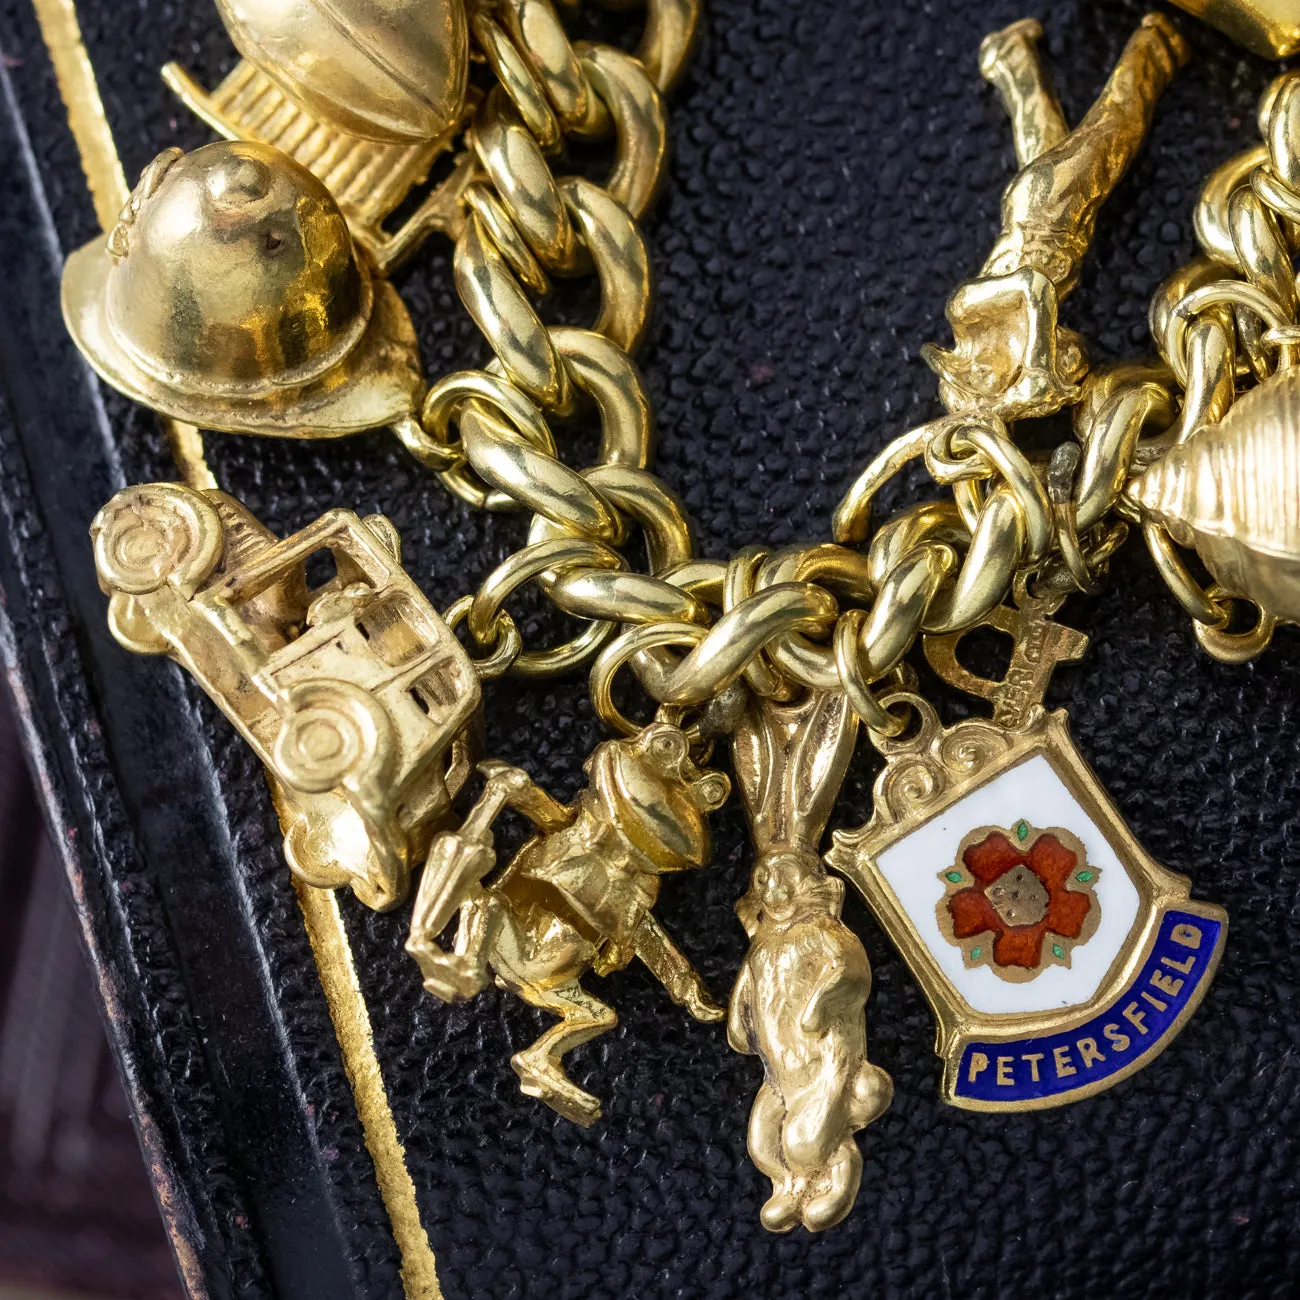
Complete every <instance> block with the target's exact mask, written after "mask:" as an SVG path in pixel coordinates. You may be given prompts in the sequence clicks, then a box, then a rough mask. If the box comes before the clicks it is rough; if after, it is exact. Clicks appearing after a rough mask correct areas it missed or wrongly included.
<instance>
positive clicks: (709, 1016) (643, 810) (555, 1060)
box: [406, 722, 731, 1125]
mask: <svg viewBox="0 0 1300 1300" xmlns="http://www.w3.org/2000/svg"><path fill="white" fill-rule="evenodd" d="M481 770H482V771H483V774H484V775H485V776H486V778H487V783H486V786H485V788H484V790H483V793H482V795H481V796H480V798H479V800H478V802H477V804H476V805H475V806H474V807H473V808H472V809H471V810H470V812H469V814H468V816H467V817H466V818H465V820H464V822H463V823H462V824H461V826H460V828H459V829H458V830H454V831H447V832H445V833H444V834H442V835H440V836H439V837H438V838H437V839H436V840H435V841H434V843H433V846H432V848H431V849H430V851H429V858H428V861H427V863H426V864H425V868H424V875H423V876H422V878H421V880H420V887H419V891H418V893H417V895H416V900H415V910H414V914H413V915H412V918H411V934H410V938H409V939H408V940H407V943H406V950H407V952H409V953H410V954H411V956H412V957H414V958H415V960H416V961H417V962H418V963H419V966H420V970H421V972H422V974H423V975H424V987H425V988H426V989H427V990H428V991H429V992H430V993H432V994H433V995H434V996H435V997H437V998H441V999H442V1000H443V1001H444V1002H456V1001H459V1000H461V999H463V998H468V997H472V996H473V995H474V994H476V993H478V992H479V991H480V990H482V989H483V988H484V987H486V985H487V983H488V979H489V972H494V973H495V975H496V978H497V981H498V983H500V984H501V985H502V986H503V987H504V988H508V989H510V990H511V991H512V992H514V993H516V994H518V996H519V997H521V998H523V999H524V1001H526V1002H528V1003H529V1004H530V1005H532V1006H535V1007H538V1008H540V1009H541V1010H543V1011H549V1012H551V1013H553V1014H554V1015H557V1016H559V1017H560V1023H559V1024H558V1025H555V1026H553V1027H552V1028H550V1029H548V1030H547V1031H546V1033H544V1034H543V1035H542V1036H541V1038H539V1039H538V1040H537V1042H535V1043H534V1044H533V1045H532V1046H531V1047H528V1048H525V1049H524V1050H523V1051H521V1052H516V1053H515V1055H514V1057H513V1058H512V1059H511V1065H512V1066H513V1067H514V1070H515V1073H516V1074H517V1075H518V1076H519V1084H520V1087H521V1088H522V1089H523V1091H524V1092H526V1093H528V1094H529V1095H530V1096H533V1097H537V1098H539V1099H540V1100H542V1101H544V1102H545V1103H546V1104H547V1105H548V1106H550V1107H551V1108H552V1109H553V1110H556V1111H558V1112H559V1113H560V1114H561V1115H563V1116H564V1117H565V1118H566V1119H570V1120H573V1121H574V1122H575V1123H577V1124H583V1125H589V1124H594V1123H595V1122H596V1120H598V1119H599V1118H600V1102H599V1101H598V1100H597V1098H595V1097H593V1096H592V1095H591V1094H590V1093H589V1092H586V1091H584V1090H583V1089H582V1088H579V1087H578V1086H577V1084H575V1083H574V1082H573V1081H572V1080H571V1079H570V1078H569V1077H568V1075H567V1074H566V1073H565V1071H564V1064H563V1057H564V1055H565V1053H566V1052H568V1051H570V1050H571V1049H572V1048H574V1047H577V1046H578V1045H579V1044H580V1043H586V1042H590V1040H591V1039H593V1038H595V1037H597V1036H598V1035H600V1034H603V1033H605V1032H607V1031H608V1030H610V1029H612V1028H613V1027H614V1026H615V1024H617V1023H618V1017H617V1016H616V1015H615V1013H614V1010H613V1008H612V1007H610V1006H608V1005H607V1004H606V1003H604V1002H602V1001H600V999H599V998H596V997H593V996H592V995H591V994H590V993H588V992H587V990H586V989H584V988H583V987H582V982H581V981H582V976H583V975H584V974H586V973H587V972H588V971H592V970H594V971H595V972H596V974H598V975H608V974H609V973H610V972H611V971H615V970H619V969H621V968H622V967H624V966H626V965H628V964H629V963H630V962H631V961H632V959H633V958H634V957H639V958H640V959H641V961H642V962H643V963H644V964H645V965H646V966H647V967H649V969H650V971H651V972H652V973H653V974H654V975H655V977H656V978H657V979H659V980H660V981H661V982H662V984H663V985H664V987H665V988H666V989H667V990H668V993H669V996H670V997H671V998H672V999H673V1001H674V1002H676V1003H678V1004H679V1005H683V1006H685V1007H686V1009H687V1010H688V1011H689V1012H690V1013H691V1015H693V1016H694V1017H695V1018H696V1019H697V1020H705V1021H717V1020H721V1019H722V1018H723V1016H724V1014H725V1013H724V1012H723V1010H722V1008H721V1007H719V1006H717V1005H716V1004H715V1003H714V1002H713V1000H712V999H711V998H710V997H709V994H708V991H707V990H706V989H705V987H704V985H703V983H702V981H701V980H700V977H699V975H697V974H696V972H695V970H694V969H693V967H692V966H691V964H690V962H689V960H688V959H687V958H686V957H685V956H684V955H683V954H682V952H681V951H680V950H679V949H678V948H677V946H676V944H674V943H673V941H672V939H671V938H669V936H668V935H667V934H666V933H665V931H664V929H663V927H662V926H660V924H659V922H658V921H656V920H655V918H654V915H653V914H652V911H651V909H652V908H653V907H654V904H655V901H656V900H657V898H658V896H659V878H660V877H661V876H662V875H665V874H666V873H668V872H673V871H683V870H686V869H687V868H690V867H700V866H703V865H704V864H705V863H706V862H707V861H708V859H709V851H710V843H709V829H708V822H707V820H706V817H707V814H708V813H710V812H712V811H713V810H714V809H716V808H719V807H721V805H722V804H723V803H724V802H726V799H727V796H728V794H729V793H730V791H731V785H730V782H729V781H728V780H727V778H726V777H725V776H724V775H723V774H722V773H721V772H710V771H706V770H704V769H701V768H699V767H697V766H696V765H695V763H694V762H693V761H692V759H691V756H690V747H689V744H688V742H687V739H686V736H685V734H684V733H683V732H682V731H681V730H679V729H678V728H677V727H675V726H672V725H670V724H668V723H662V722H658V723H652V724H651V725H650V726H648V727H646V728H645V729H644V730H643V731H641V732H640V734H639V735H637V736H634V737H632V738H630V739H627V740H609V741H606V742H605V743H604V744H602V745H599V746H597V748H596V749H595V751H594V752H593V753H592V755H591V757H590V758H589V759H588V760H587V765H586V770H587V774H588V776H589V778H590V784H589V785H588V786H587V788H586V789H585V790H583V791H582V793H581V794H580V795H579V796H578V798H577V799H576V800H575V801H574V802H573V803H572V804H570V805H568V806H567V807H566V806H565V805H563V804H560V803H557V802H556V801H555V800H554V799H553V798H551V796H550V795H548V794H546V793H545V791H543V790H541V789H539V788H538V787H537V786H536V785H534V784H533V782H532V781H531V780H530V779H529V777H528V775H527V774H526V773H525V772H522V771H521V770H520V769H518V768H513V767H508V766H506V765H505V764H503V763H495V762H494V763H485V764H483V765H482V768H481ZM505 808H513V809H515V810H516V811H518V812H521V813H523V815H524V816H525V817H527V818H528V819H529V820H530V821H531V822H532V823H533V824H534V825H535V826H536V827H537V829H538V831H539V834H538V835H537V836H536V837H535V838H534V839H531V840H529V841H528V843H527V844H525V845H524V846H523V848H521V849H520V850H519V852H518V853H516V854H515V856H514V858H513V859H512V860H511V861H510V863H509V865H508V866H507V867H506V868H505V870H504V871H503V872H502V873H501V874H500V875H499V876H498V877H497V878H496V879H495V880H493V881H490V882H489V883H487V884H486V885H485V884H483V883H482V882H483V881H484V879H485V878H486V877H487V875H488V873H489V872H491V871H492V869H493V867H494V866H495V865H496V854H495V852H494V850H493V847H492V833H491V825H492V822H493V821H494V820H495V819H496V817H497V816H498V815H499V814H500V813H501V812H502V811H503V810H504V809H505ZM457 913H459V916H460V921H459V925H458V928H457V933H456V941H455V948H454V951H451V952H448V951H447V950H446V949H445V948H443V947H442V946H441V945H440V944H439V942H438V936H439V934H441V932H442V931H443V930H444V929H445V928H446V927H447V925H448V924H449V922H450V921H451V920H452V918H453V917H454V916H456V915H457Z"/></svg>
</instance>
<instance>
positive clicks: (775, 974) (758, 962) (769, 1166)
mask: <svg viewBox="0 0 1300 1300" xmlns="http://www.w3.org/2000/svg"><path fill="white" fill-rule="evenodd" d="M857 734H858V720H857V716H856V715H855V714H854V712H853V710H852V708H851V707H850V705H849V703H848V700H847V699H846V698H845V696H844V695H842V694H839V693H827V694H822V693H819V692H816V691H812V692H809V693H808V695H807V696H806V697H805V699H804V700H803V701H802V702H801V703H799V704H797V705H793V706H784V705H779V704H774V703H772V702H771V701H769V700H757V699H756V700H754V701H753V702H752V703H751V704H750V707H749V710H748V712H747V713H746V714H745V715H744V717H743V718H742V720H741V722H740V724H739V725H738V726H737V728H736V732H735V735H734V738H733V740H732V752H733V754H734V757H735V764H736V774H737V777H738V779H739V781H740V786H741V789H742V791H743V792H744V795H745V808H746V810H747V811H748V813H749V819H750V823H751V825H752V827H753V831H754V840H755V845H756V847H757V850H758V860H757V862H756V863H755V865H754V872H753V880H752V882H751V884H750V887H749V892H748V893H747V894H745V896H744V897H743V898H741V900H740V902H738V903H737V904H736V911H737V913H738V914H739V915H740V919H741V922H742V924H743V925H744V927H745V931H746V933H747V934H748V935H749V952H748V954H747V955H746V957H745V961H744V964H743V965H742V966H741V968H740V974H739V976H738V977H737V979H736V985H735V988H734V989H733V990H732V993H731V1010H730V1015H729V1016H728V1021H727V1040H728V1041H729V1042H730V1044H731V1046H732V1047H733V1048H734V1049H735V1050H736V1051H737V1052H746V1053H754V1054H756V1055H757V1056H758V1057H759V1059H760V1060H761V1061H762V1062H763V1083H762V1084H761V1086H760V1087H759V1091H758V1096H757V1098H755V1101H754V1108H753V1111H752V1112H751V1113H750V1117H749V1154H750V1156H751V1157H752V1158H753V1161H754V1163H755V1164H756V1165H757V1166H758V1167H759V1168H760V1169H761V1170H762V1171H763V1172H764V1173H765V1174H767V1176H768V1177H769V1178H771V1180H772V1196H771V1199H770V1200H769V1201H768V1202H767V1204H766V1205H764V1206H763V1213H762V1218H763V1226H764V1227H765V1228H768V1229H769V1230H771V1231H773V1232H787V1231H789V1229H791V1228H793V1227H795V1226H796V1225H797V1224H799V1223H802V1224H803V1226H804V1227H805V1228H807V1229H808V1230H809V1231H811V1232H819V1231H821V1230H822V1229H824V1228H829V1227H832V1226H833V1225H834V1224H836V1223H838V1222H839V1221H840V1220H841V1219H842V1218H844V1216H845V1215H846V1214H848V1212H849V1211H850V1210H851V1209H852V1208H853V1201H854V1199H855V1197H856V1196H857V1194H858V1184H859V1183H860V1182H861V1179H862V1153H861V1152H860V1151H859V1150H858V1145H857V1142H856V1141H855V1140H854V1137H853V1135H854V1133H856V1132H857V1130H858V1129H860V1128H864V1127H866V1125H868V1124H870V1123H871V1122H872V1120H874V1119H876V1118H877V1117H878V1116H880V1115H881V1114H883V1113H884V1111H885V1110H886V1108H887V1107H888V1106H889V1103H890V1100H891V1099H892V1097H893V1095H894V1085H893V1082H892V1081H891V1079H890V1077H889V1075H888V1074H886V1073H885V1071H884V1070H882V1069H881V1068H880V1067H879V1066H876V1065H872V1064H871V1062H870V1061H868V1060H867V1036H866V1016H865V1012H864V1008H865V1005H866V1001H867V994H868V993H869V992H870V991H871V965H870V963H869V962H868V961H867V954H866V951H865V950H864V949H863V947H862V944H861V942H860V941H859V939H858V937H857V935H855V934H854V933H853V931H852V930H850V929H849V928H848V926H847V925H845V924H844V922H843V921H841V920H840V908H841V906H842V904H843V901H844V883H843V881H841V880H838V879H836V878H835V877H834V876H830V875H827V873H826V870H825V868H824V867H823V866H822V864H821V862H820V861H819V859H818V856H817V848H818V843H819V841H820V840H821V837H822V835H823V833H824V832H825V829H826V821H827V818H828V817H829V816H830V814H831V809H832V808H833V807H834V805H835V799H836V797H837V796H838V795H839V791H840V785H841V784H842V783H843V780H844V772H845V769H846V768H847V767H848V764H849V759H850V758H851V757H852V755H853V747H854V742H855V741H856V739H857Z"/></svg>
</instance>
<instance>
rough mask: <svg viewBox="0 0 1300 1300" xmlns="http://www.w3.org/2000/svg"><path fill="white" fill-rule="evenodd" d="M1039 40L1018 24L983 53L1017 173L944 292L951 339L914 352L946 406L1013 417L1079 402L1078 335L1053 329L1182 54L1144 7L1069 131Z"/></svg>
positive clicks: (1173, 34) (1033, 24) (1030, 27)
mask: <svg viewBox="0 0 1300 1300" xmlns="http://www.w3.org/2000/svg"><path fill="white" fill-rule="evenodd" d="M1041 35H1042V28H1041V27H1040V26H1039V24H1038V23H1037V21H1035V20H1033V19H1026V20H1024V21H1022V22H1018V23H1015V24H1013V25H1012V26H1011V27H1008V28H1007V29H1006V30H1005V31H1001V32H995V33H994V34H993V35H992V36H989V37H988V38H987V39H986V40H985V41H984V44H983V45H982V46H981V48H980V71H981V72H983V74H984V76H985V77H986V78H987V80H989V81H990V82H992V83H993V85H995V86H996V87H997V88H998V90H999V91H1000V92H1001V95H1002V98H1003V101H1004V102H1005V104H1006V106H1007V109H1008V111H1009V113H1010V115H1011V124H1012V130H1013V132H1014V135H1015V140H1016V155H1017V158H1018V159H1019V161H1020V165H1021V168H1022V170H1021V171H1020V173H1019V175H1017V176H1016V178H1015V180H1013V181H1012V182H1011V184H1010V185H1009V186H1008V187H1007V191H1006V194H1005V195H1004V196H1003V199H1002V233H1001V235H1000V236H999V238H998V241H997V243H996V244H994V246H993V251H992V252H991V253H990V254H989V256H988V260H987V261H986V262H985V263H984V267H983V269H982V270H981V272H980V274H979V276H978V277H977V278H976V279H974V280H970V281H968V282H967V283H965V284H963V285H960V286H958V288H957V289H956V290H955V291H954V293H953V294H952V296H951V297H950V298H949V299H948V306H947V316H948V322H949V324H950V325H951V326H952V330H953V339H954V344H955V346H954V347H953V349H952V350H951V351H947V350H944V349H942V348H938V347H935V346H933V345H927V346H926V347H925V348H924V349H923V350H922V355H923V356H924V357H925V360H926V361H927V362H928V363H929V365H930V366H931V367H932V368H933V369H934V371H935V372H936V373H937V374H938V376H939V381H940V382H939V392H940V396H941V397H942V399H943V401H944V404H945V405H946V406H947V407H948V409H949V410H950V411H970V412H977V413H980V414H984V415H997V416H999V417H1001V418H1002V419H1005V420H1014V419H1020V418H1022V417H1026V416H1038V415H1048V414H1050V413H1051V412H1053V411H1058V410H1060V409H1061V407H1062V406H1066V405H1068V404H1070V403H1072V402H1074V401H1076V400H1077V398H1078V392H1079V390H1078V382H1079V380H1080V379H1081V378H1082V377H1083V374H1084V371H1085V370H1086V369H1087V362H1086V359H1085V357H1084V354H1083V345H1082V340H1081V339H1080V338H1079V336H1078V335H1077V334H1075V333H1073V332H1072V331H1070V330H1063V329H1061V328H1060V327H1059V326H1058V324H1057V310H1058V307H1059V305H1060V302H1061V300H1062V299H1064V297H1065V295H1066V294H1067V293H1069V292H1070V290H1071V289H1073V288H1074V285H1075V283H1076V282H1077V280H1078V277H1079V267H1080V264H1081V263H1082V261H1083V256H1084V253H1085V252H1086V251H1087V248H1088V244H1089V242H1090V241H1091V239H1092V233H1093V229H1094V228H1095V226H1096V222H1097V214H1098V212H1099V211H1100V210H1101V205H1102V203H1103V202H1104V201H1105V199H1106V198H1107V196H1108V195H1109V194H1110V192H1111V191H1112V190H1113V189H1114V188H1115V186H1116V185H1117V184H1118V182H1119V180H1120V178H1121V177H1122V176H1123V175H1124V172H1125V171H1126V170H1127V169H1128V165H1129V163H1130V162H1131V161H1132V159H1133V156H1134V154H1135V153H1136V152H1137V149H1138V146H1139V145H1140V144H1141V143H1142V138H1143V136H1144V135H1145V134H1146V131H1147V128H1148V127H1149V126H1150V124H1151V118H1152V115H1153V113H1154V111H1155V104H1156V100H1157V98H1158V97H1159V96H1160V94H1161V92H1162V91H1163V90H1164V88H1165V87H1166V86H1167V85H1168V83H1169V81H1170V79H1171V78H1172V76H1173V74H1174V72H1175V70H1176V69H1177V68H1178V66H1179V65H1180V64H1181V63H1183V62H1185V61H1186V58H1187V47H1186V45H1185V44H1184V42H1183V40H1182V38H1181V37H1180V36H1179V35H1178V33H1177V31H1175V29H1174V27H1173V24H1172V23H1170V22H1169V20H1168V19H1167V18H1165V17H1163V16H1162V15H1160V14H1148V15H1147V16H1146V17H1145V18H1144V19H1143V20H1142V25H1141V27H1139V28H1138V30H1137V31H1136V32H1135V33H1134V34H1133V36H1132V37H1131V38H1130V39H1129V42H1128V44H1127V45H1126V46H1125V47H1124V52H1123V54H1122V55H1121V56H1120V60H1119V63H1118V65H1117V66H1116V68H1115V70H1114V72H1112V73H1111V76H1110V80H1109V81H1108V82H1107V83H1106V87H1105V89H1104V90H1103V91H1102V93H1101V95H1100V97H1099V98H1098V100H1097V102H1096V103H1095V104H1094V105H1093V106H1092V108H1091V109H1090V110H1089V112H1088V114H1087V116H1086V117H1085V118H1084V119H1083V121H1082V122H1080V123H1079V125H1078V126H1077V127H1076V128H1075V129H1074V130H1073V131H1070V130H1069V129H1068V127H1067V126H1066V122H1065V118H1064V116H1063V115H1062V113H1061V107H1060V104H1059V103H1058V102H1057V100H1056V96H1055V95H1054V94H1053V92H1052V90H1051V89H1050V86H1049V85H1048V82H1047V78H1046V76H1045V74H1044V72H1043V69H1042V66H1041V64H1040V62H1039V58H1038V51H1037V45H1036V43H1037V40H1038V38H1039V37H1040V36H1041Z"/></svg>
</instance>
